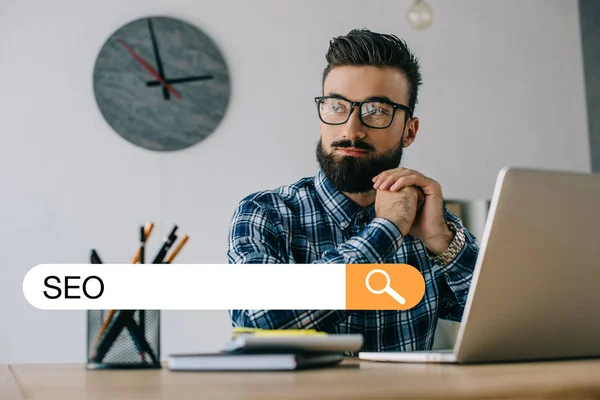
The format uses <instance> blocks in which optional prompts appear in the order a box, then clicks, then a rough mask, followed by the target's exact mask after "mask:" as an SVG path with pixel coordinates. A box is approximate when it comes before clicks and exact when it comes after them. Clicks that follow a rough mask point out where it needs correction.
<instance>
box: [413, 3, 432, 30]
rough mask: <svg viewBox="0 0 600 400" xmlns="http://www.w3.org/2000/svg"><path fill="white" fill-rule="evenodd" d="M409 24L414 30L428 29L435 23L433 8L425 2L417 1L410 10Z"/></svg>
mask: <svg viewBox="0 0 600 400" xmlns="http://www.w3.org/2000/svg"><path fill="white" fill-rule="evenodd" d="M408 22H409V23H410V26H412V27H413V28H414V29H419V30H423V29H427V28H429V27H430V26H431V24H432V23H433V8H431V6H430V5H429V4H427V3H426V2H425V0H415V2H414V3H413V5H411V6H410V7H409V8H408Z"/></svg>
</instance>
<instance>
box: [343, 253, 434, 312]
mask: <svg viewBox="0 0 600 400" xmlns="http://www.w3.org/2000/svg"><path fill="white" fill-rule="evenodd" d="M424 294H425V279H424V278H423V275H421V273H420V272H419V270H417V269H416V268H415V267H412V266H410V265H408V264H347V265H346V310H408V309H409V308H412V307H414V306H416V305H417V304H419V302H420V301H421V299H423V295H424Z"/></svg>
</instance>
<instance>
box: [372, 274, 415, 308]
mask: <svg viewBox="0 0 600 400" xmlns="http://www.w3.org/2000/svg"><path fill="white" fill-rule="evenodd" d="M373 274H381V275H383V276H385V280H386V283H385V286H384V287H383V289H381V290H374V289H373V288H372V287H371V284H370V283H369V279H371V276H372V275H373ZM390 282H391V279H390V276H389V274H388V273H387V272H385V271H384V270H382V269H374V270H371V271H370V272H369V273H368V274H367V278H366V279H365V285H366V286H367V289H369V292H371V293H373V294H383V293H387V294H389V295H390V296H392V298H393V299H394V300H396V301H397V302H398V303H400V304H405V303H406V299H405V298H404V297H402V296H400V294H399V293H398V292H396V291H395V290H394V289H392V288H391V286H390Z"/></svg>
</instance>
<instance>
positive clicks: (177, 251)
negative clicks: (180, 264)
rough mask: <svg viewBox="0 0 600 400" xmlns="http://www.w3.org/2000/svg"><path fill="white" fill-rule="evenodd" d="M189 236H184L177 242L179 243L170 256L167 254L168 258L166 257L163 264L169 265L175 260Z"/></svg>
mask: <svg viewBox="0 0 600 400" xmlns="http://www.w3.org/2000/svg"><path fill="white" fill-rule="evenodd" d="M188 239H189V236H188V235H184V236H183V237H182V238H181V240H180V241H179V243H178V244H177V246H175V248H174V249H173V251H172V252H171V254H169V256H168V257H167V259H166V260H165V264H170V263H172V262H173V260H174V259H175V257H177V254H179V252H180V251H181V249H182V248H183V246H184V245H185V243H186V242H187V241H188Z"/></svg>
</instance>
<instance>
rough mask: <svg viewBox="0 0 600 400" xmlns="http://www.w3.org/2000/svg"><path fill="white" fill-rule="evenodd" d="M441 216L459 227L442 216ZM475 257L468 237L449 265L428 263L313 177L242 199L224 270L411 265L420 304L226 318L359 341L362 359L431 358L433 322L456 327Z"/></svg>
mask: <svg viewBox="0 0 600 400" xmlns="http://www.w3.org/2000/svg"><path fill="white" fill-rule="evenodd" d="M445 215H446V219H447V220H449V221H453V222H455V223H457V224H459V225H461V226H462V222H461V221H460V220H459V218H458V217H456V216H455V215H454V214H452V213H450V212H449V211H448V210H447V209H446V210H445ZM478 251H479V248H478V245H477V242H476V239H475V237H474V236H473V235H472V234H471V233H470V232H468V231H467V232H466V245H465V247H464V248H463V250H462V251H461V252H460V254H459V255H458V256H457V257H456V258H455V259H454V261H453V262H452V263H450V264H449V265H448V266H446V267H442V266H440V265H437V264H434V263H432V262H431V261H430V259H429V257H428V256H427V253H426V250H425V246H424V245H423V243H422V242H421V241H420V240H418V239H417V238H415V237H413V236H410V235H407V236H405V237H402V235H401V233H400V231H399V230H398V228H397V227H396V226H395V225H394V224H393V223H392V222H390V221H388V220H386V219H383V218H375V208H374V205H372V206H370V207H367V208H362V207H361V206H359V205H358V204H356V203H354V202H353V201H352V200H350V199H349V198H348V197H346V196H345V195H344V194H343V193H341V192H339V191H338V190H337V189H335V188H334V187H333V185H332V184H331V182H330V181H329V180H328V179H327V178H326V177H325V175H324V174H323V172H322V171H319V173H318V174H317V175H316V177H307V178H303V179H300V180H299V181H298V182H296V183H294V184H291V185H286V186H282V187H279V188H277V189H275V190H265V191H261V192H257V193H254V194H252V195H250V196H247V197H246V198H244V199H242V201H241V202H240V203H239V205H238V206H237V208H236V210H235V212H234V215H233V219H232V224H231V228H230V231H229V245H228V251H227V257H228V261H229V263H237V264H241V263H246V264H252V263H254V264H273V263H276V264H289V263H298V264H313V263H328V264H332V263H335V264H361V263H362V264H364V263H367V264H373V263H389V264H392V263H396V264H409V265H412V266H413V267H415V268H417V269H419V271H420V272H421V273H422V274H423V277H424V278H425V283H426V289H425V296H424V298H423V300H422V301H421V302H420V303H419V304H418V305H417V306H415V307H413V308H411V309H409V310H406V311H377V310H373V311H355V310H354V311H353V310H229V315H230V317H231V321H232V324H233V326H243V327H254V328H262V329H301V328H312V329H317V330H321V331H325V332H329V333H361V334H363V336H364V346H363V349H362V350H363V351H414V350H429V349H431V348H432V344H433V339H434V334H435V329H436V325H437V320H438V318H442V319H448V320H452V321H460V320H461V317H462V313H463V310H464V305H465V302H466V299H467V294H468V291H469V286H470V283H471V278H472V272H473V268H474V266H475V261H476V259H477V253H478Z"/></svg>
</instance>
